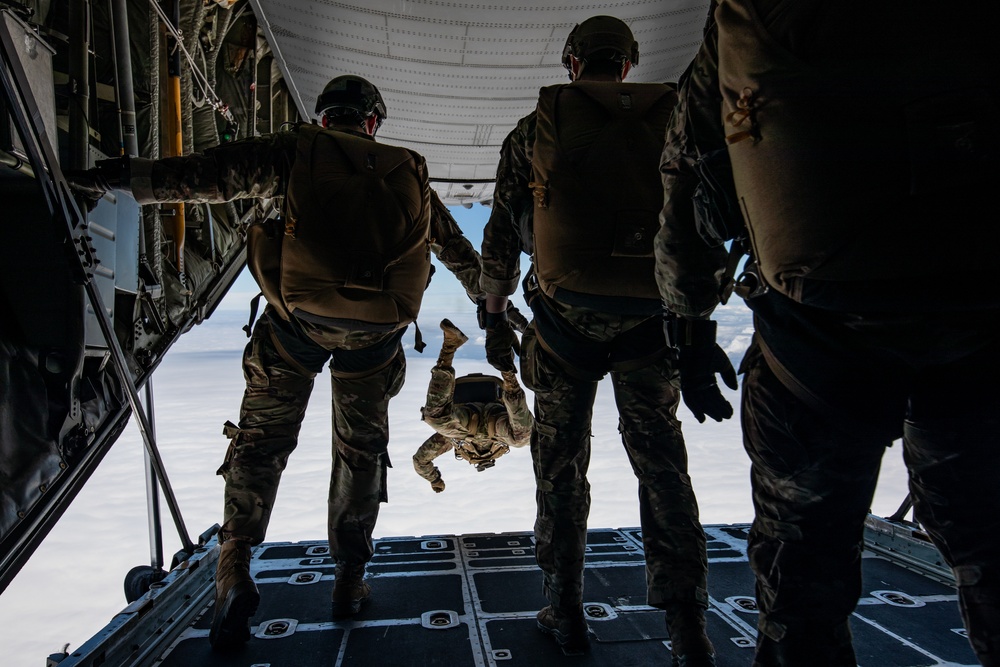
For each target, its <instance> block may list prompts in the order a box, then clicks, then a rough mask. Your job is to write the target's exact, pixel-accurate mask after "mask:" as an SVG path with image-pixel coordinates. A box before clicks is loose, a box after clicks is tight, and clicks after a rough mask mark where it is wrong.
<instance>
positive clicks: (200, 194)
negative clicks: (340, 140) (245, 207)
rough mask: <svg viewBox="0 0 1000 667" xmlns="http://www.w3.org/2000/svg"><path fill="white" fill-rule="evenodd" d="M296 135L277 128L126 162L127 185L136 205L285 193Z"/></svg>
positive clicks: (218, 199) (201, 201)
mask: <svg viewBox="0 0 1000 667" xmlns="http://www.w3.org/2000/svg"><path fill="white" fill-rule="evenodd" d="M296 141H297V133H295V132H278V133H276V134H269V135H264V136H260V137H253V138H250V139H245V140H243V141H236V142H233V143H231V144H222V145H219V146H215V147H214V148H210V149H208V150H206V151H205V152H204V153H193V154H191V155H184V156H181V157H170V158H162V159H160V160H147V159H143V158H133V159H132V160H131V162H130V178H129V186H130V188H131V190H132V194H133V196H134V197H135V199H136V201H138V202H139V203H140V204H154V203H158V202H189V203H203V202H204V203H218V202H226V201H231V200H233V199H253V198H267V197H274V196H279V195H284V190H285V182H286V181H287V178H288V174H289V173H290V171H291V164H292V162H293V161H294V160H295V143H296Z"/></svg>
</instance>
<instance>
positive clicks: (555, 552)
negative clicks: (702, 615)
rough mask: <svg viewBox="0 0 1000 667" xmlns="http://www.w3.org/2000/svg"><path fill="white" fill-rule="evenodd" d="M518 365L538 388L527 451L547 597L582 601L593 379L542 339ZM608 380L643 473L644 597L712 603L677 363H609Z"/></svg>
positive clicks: (635, 466)
mask: <svg viewBox="0 0 1000 667" xmlns="http://www.w3.org/2000/svg"><path fill="white" fill-rule="evenodd" d="M529 364H530V368H528V367H526V366H527V365H529ZM522 368H523V373H522V376H523V380H524V383H525V385H527V386H528V387H529V388H531V389H532V390H533V391H534V392H535V428H534V431H533V432H532V436H531V458H532V461H533V464H534V468H535V479H536V485H537V490H536V501H537V505H538V512H537V516H536V519H535V554H536V559H537V561H538V565H539V567H540V568H541V569H542V572H543V580H544V582H543V583H544V590H545V595H546V597H547V598H548V599H549V601H550V602H552V604H554V605H556V606H561V607H571V606H574V605H577V604H579V603H580V602H582V601H583V569H584V552H585V549H586V541H587V516H588V514H589V512H590V484H589V483H588V482H587V468H588V466H589V464H590V422H591V417H592V414H593V405H594V397H595V395H596V392H597V382H593V381H586V380H578V379H574V378H573V377H571V376H570V375H569V374H568V373H567V372H566V371H565V370H563V368H562V367H561V366H560V365H559V363H558V361H557V360H556V359H554V358H553V357H552V355H551V354H549V353H547V352H546V351H545V350H544V349H542V348H541V346H539V345H532V348H531V351H530V354H526V355H525V357H522ZM611 379H612V383H613V385H614V391H615V402H616V403H617V405H618V413H619V416H620V418H619V425H618V429H619V431H620V432H621V435H622V442H623V443H624V445H625V451H626V452H627V453H628V457H629V461H630V462H631V464H632V470H633V471H634V472H635V475H636V477H637V478H638V481H639V520H640V523H641V525H642V539H643V546H644V548H645V552H646V584H647V602H648V604H650V605H653V606H661V607H662V606H663V605H665V604H667V603H670V602H697V603H699V604H702V605H707V601H708V593H707V590H706V577H707V572H708V563H707V558H706V554H705V534H704V532H703V531H702V528H701V524H700V523H699V521H698V504H697V501H696V500H695V496H694V491H693V489H692V488H691V480H690V478H689V477H688V474H687V452H686V450H685V448H684V439H683V437H682V436H681V430H680V423H679V422H678V421H677V419H676V417H675V411H676V409H677V402H678V399H679V391H678V378H677V374H676V371H674V369H673V368H672V367H671V365H670V363H669V362H668V361H667V360H665V359H664V360H661V361H659V362H657V363H655V364H653V365H651V366H647V367H645V368H642V369H639V370H633V371H627V372H625V371H621V372H619V371H612V372H611Z"/></svg>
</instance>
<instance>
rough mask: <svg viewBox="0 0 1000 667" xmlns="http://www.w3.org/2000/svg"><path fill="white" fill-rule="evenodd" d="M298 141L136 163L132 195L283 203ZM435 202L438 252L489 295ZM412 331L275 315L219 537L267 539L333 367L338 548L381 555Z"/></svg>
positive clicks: (336, 553) (258, 343)
mask: <svg viewBox="0 0 1000 667" xmlns="http://www.w3.org/2000/svg"><path fill="white" fill-rule="evenodd" d="M297 139H298V133H297V132H295V131H290V132H279V133H275V134H271V135H264V136H261V137H254V138H250V139H246V140H243V141H237V142H233V143H231V144H223V145H220V146H216V147H214V148H211V149H209V150H206V151H205V153H204V154H191V155H186V156H182V157H175V158H166V159H161V160H155V161H154V160H146V159H142V158H134V159H132V160H131V163H130V180H129V188H130V189H131V190H132V193H133V195H134V196H135V197H136V200H137V201H139V202H140V203H146V204H149V203H158V202H210V203H216V202H225V201H230V200H232V199H247V198H269V197H282V196H284V194H285V192H286V190H287V179H288V177H289V175H290V173H291V167H292V163H293V161H294V159H295V147H296V141H297ZM431 194H432V206H431V236H432V240H431V250H432V252H434V253H435V255H437V256H438V259H439V260H440V261H441V263H442V264H444V266H445V267H446V268H448V269H449V270H450V271H451V272H452V273H453V274H454V275H455V276H456V278H458V280H459V281H460V282H461V283H462V285H463V287H464V288H465V290H466V292H467V293H468V295H469V298H470V299H472V300H476V299H478V298H480V296H481V291H480V288H479V274H480V272H481V269H482V262H481V259H480V257H479V253H478V252H476V250H475V248H474V247H473V246H472V244H471V243H469V241H468V239H466V238H465V237H464V236H463V235H462V232H461V229H459V227H458V224H457V223H456V222H455V220H454V218H452V217H451V214H450V213H449V212H448V209H447V208H446V207H445V206H444V205H443V204H442V203H441V202H440V200H439V199H438V198H437V195H436V194H434V193H433V192H432V193H431ZM402 334H403V331H402V330H399V331H395V332H390V333H384V332H366V331H351V330H344V329H332V328H328V327H322V326H317V325H314V324H311V323H306V322H300V321H294V322H291V323H289V322H284V321H282V320H281V318H280V317H278V316H277V315H276V314H275V313H274V311H273V308H268V309H267V310H265V314H264V315H263V316H262V317H261V318H260V320H258V321H257V324H256V325H255V326H254V329H253V334H252V336H251V340H250V342H249V344H248V345H247V348H246V351H245V352H244V356H243V368H244V375H245V377H246V381H247V387H246V392H245V394H244V397H243V404H242V406H241V408H240V421H239V425H238V426H237V425H234V424H232V423H230V422H227V424H226V428H225V435H226V436H227V437H229V438H230V440H231V443H230V446H229V450H228V452H227V454H226V459H225V462H224V463H223V465H222V467H221V468H219V474H220V475H222V476H223V477H224V478H225V479H226V491H225V510H224V524H223V527H222V530H221V532H220V540H222V541H224V540H226V539H229V538H232V537H238V538H243V539H247V540H249V541H251V542H252V543H253V544H259V543H260V542H261V541H263V539H264V534H265V532H266V530H267V524H268V521H269V519H270V514H271V509H272V507H273V505H274V499H275V495H276V493H277V488H278V482H279V480H280V478H281V473H282V471H283V470H284V468H285V464H286V462H287V460H288V456H289V454H290V453H291V452H292V450H293V449H295V446H296V443H297V440H298V433H299V428H300V427H301V424H302V418H303V415H304V413H305V409H306V405H307V403H308V401H309V395H310V393H311V391H312V385H313V380H314V378H315V376H316V374H317V373H318V372H319V371H321V370H322V368H323V366H324V365H325V364H326V362H327V361H328V360H332V361H331V363H330V370H331V376H332V383H333V423H334V424H333V425H334V428H333V456H334V462H333V472H332V475H331V482H330V506H329V537H330V549H331V554H332V555H333V557H334V558H335V559H336V560H337V561H338V562H342V563H345V564H348V565H356V564H363V563H365V562H366V561H367V560H368V559H369V558H370V557H371V553H372V545H371V533H372V529H373V527H374V525H375V521H376V519H377V517H378V508H379V503H380V502H386V498H387V494H386V468H387V467H390V463H389V458H388V454H387V453H386V446H387V443H388V418H387V410H388V402H389V399H390V398H392V397H393V396H395V395H396V394H397V393H398V392H399V390H400V388H401V387H402V384H403V380H404V376H405V366H406V359H405V357H404V355H403V352H402V348H401V347H400V345H399V339H400V337H401V336H402Z"/></svg>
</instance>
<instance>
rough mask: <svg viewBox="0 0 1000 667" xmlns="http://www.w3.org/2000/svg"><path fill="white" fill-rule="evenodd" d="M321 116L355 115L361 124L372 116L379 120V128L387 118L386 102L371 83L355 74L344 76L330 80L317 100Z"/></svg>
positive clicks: (317, 109) (317, 107)
mask: <svg viewBox="0 0 1000 667" xmlns="http://www.w3.org/2000/svg"><path fill="white" fill-rule="evenodd" d="M316 113H317V114H318V115H319V116H345V115H354V116H357V117H358V121H359V122H363V121H364V120H365V119H366V118H368V117H370V116H373V115H374V116H375V117H376V118H378V125H376V129H378V126H380V125H382V121H384V120H385V118H386V115H387V114H386V110H385V102H384V101H383V100H382V94H381V93H379V92H378V88H376V87H375V86H374V85H372V84H371V83H370V82H369V81H367V80H365V79H362V78H361V77H360V76H354V75H353V74H344V75H342V76H338V77H336V78H334V79H331V80H330V83H328V84H326V87H325V88H324V89H323V92H322V93H320V94H319V97H317V98H316Z"/></svg>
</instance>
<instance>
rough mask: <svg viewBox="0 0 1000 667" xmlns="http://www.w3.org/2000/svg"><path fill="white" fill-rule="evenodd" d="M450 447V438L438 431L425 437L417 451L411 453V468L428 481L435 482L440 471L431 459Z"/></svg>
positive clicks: (439, 475) (438, 477)
mask: <svg viewBox="0 0 1000 667" xmlns="http://www.w3.org/2000/svg"><path fill="white" fill-rule="evenodd" d="M451 448H452V444H451V440H450V439H448V438H446V437H444V436H443V435H441V434H440V433H435V434H434V435H432V436H431V437H429V438H427V440H425V441H424V444H422V445H420V448H419V449H418V450H417V453H416V454H414V455H413V469H414V470H416V471H417V474H418V475H420V476H421V477H423V478H424V479H426V480H427V481H428V482H436V481H437V480H439V479H441V471H440V470H439V469H438V467H437V466H436V465H434V464H433V463H432V461H433V460H434V459H436V458H437V457H439V456H441V455H442V454H444V453H445V452H447V451H449V450H450V449H451Z"/></svg>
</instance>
